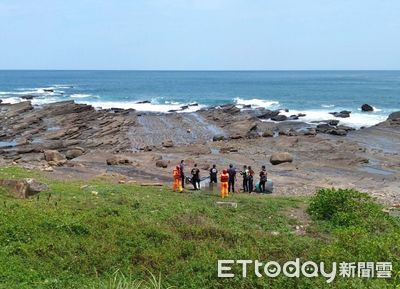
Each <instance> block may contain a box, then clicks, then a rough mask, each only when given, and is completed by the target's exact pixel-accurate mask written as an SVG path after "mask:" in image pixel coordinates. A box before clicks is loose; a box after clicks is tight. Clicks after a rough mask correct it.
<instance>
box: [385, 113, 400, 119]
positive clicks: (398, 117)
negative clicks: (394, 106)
mask: <svg viewBox="0 0 400 289" xmlns="http://www.w3.org/2000/svg"><path fill="white" fill-rule="evenodd" d="M395 119H400V111H396V112H393V113H391V114H390V115H389V117H388V120H395Z"/></svg>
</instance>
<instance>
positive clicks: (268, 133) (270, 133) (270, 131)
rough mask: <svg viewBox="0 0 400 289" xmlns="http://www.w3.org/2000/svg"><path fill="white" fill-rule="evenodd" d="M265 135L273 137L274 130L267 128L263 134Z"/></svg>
mask: <svg viewBox="0 0 400 289" xmlns="http://www.w3.org/2000/svg"><path fill="white" fill-rule="evenodd" d="M262 136H263V137H273V136H274V132H273V131H272V130H270V129H267V130H265V131H264V132H263V134H262Z"/></svg>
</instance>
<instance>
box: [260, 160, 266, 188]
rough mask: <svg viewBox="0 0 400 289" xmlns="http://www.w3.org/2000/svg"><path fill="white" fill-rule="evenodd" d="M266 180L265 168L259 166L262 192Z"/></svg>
mask: <svg viewBox="0 0 400 289" xmlns="http://www.w3.org/2000/svg"><path fill="white" fill-rule="evenodd" d="M266 182H267V170H266V169H265V166H262V167H261V172H260V191H261V192H262V193H265V183H266Z"/></svg>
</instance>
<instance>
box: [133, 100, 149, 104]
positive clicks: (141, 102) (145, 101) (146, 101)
mask: <svg viewBox="0 0 400 289" xmlns="http://www.w3.org/2000/svg"><path fill="white" fill-rule="evenodd" d="M145 103H151V101H149V100H144V101H138V102H136V104H145Z"/></svg>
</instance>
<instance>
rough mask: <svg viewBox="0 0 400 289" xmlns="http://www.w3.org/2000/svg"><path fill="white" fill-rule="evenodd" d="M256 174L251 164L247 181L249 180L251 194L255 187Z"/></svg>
mask: <svg viewBox="0 0 400 289" xmlns="http://www.w3.org/2000/svg"><path fill="white" fill-rule="evenodd" d="M254 175H255V172H254V171H253V169H252V168H251V166H249V169H248V175H247V182H248V185H247V188H248V189H249V194H251V192H252V191H253V188H254Z"/></svg>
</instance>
